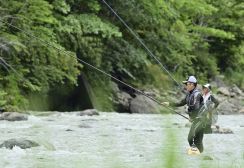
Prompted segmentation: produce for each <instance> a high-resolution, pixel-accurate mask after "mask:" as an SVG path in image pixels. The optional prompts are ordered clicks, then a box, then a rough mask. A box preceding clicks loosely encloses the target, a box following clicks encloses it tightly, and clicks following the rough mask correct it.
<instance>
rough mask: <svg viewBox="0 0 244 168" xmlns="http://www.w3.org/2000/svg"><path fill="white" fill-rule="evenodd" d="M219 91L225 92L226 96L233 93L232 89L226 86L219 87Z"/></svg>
mask: <svg viewBox="0 0 244 168" xmlns="http://www.w3.org/2000/svg"><path fill="white" fill-rule="evenodd" d="M217 93H220V94H223V95H225V96H230V95H231V93H230V91H229V90H228V88H226V87H220V88H218V90H217Z"/></svg>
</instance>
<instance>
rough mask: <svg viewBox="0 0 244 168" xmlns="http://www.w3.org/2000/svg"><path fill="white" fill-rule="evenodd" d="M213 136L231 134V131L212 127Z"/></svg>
mask: <svg viewBox="0 0 244 168" xmlns="http://www.w3.org/2000/svg"><path fill="white" fill-rule="evenodd" d="M211 128H212V133H213V134H233V131H232V130H231V129H229V128H220V127H219V126H212V127H211Z"/></svg>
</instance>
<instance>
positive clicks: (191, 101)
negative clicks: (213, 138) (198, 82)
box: [186, 89, 203, 119]
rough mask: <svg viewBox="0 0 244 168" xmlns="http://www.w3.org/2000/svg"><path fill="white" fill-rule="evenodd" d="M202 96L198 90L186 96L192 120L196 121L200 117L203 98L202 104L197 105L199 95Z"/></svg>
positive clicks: (201, 100) (201, 101)
mask: <svg viewBox="0 0 244 168" xmlns="http://www.w3.org/2000/svg"><path fill="white" fill-rule="evenodd" d="M199 94H200V95H201V93H200V91H199V90H198V89H194V90H193V91H192V92H191V93H189V94H188V95H187V96H186V104H187V106H188V114H189V116H190V118H192V119H194V118H196V117H197V116H198V111H199V110H200V108H201V107H202V105H203V98H202V97H201V99H200V103H199V104H196V101H197V97H198V95H199Z"/></svg>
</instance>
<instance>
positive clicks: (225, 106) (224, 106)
mask: <svg viewBox="0 0 244 168" xmlns="http://www.w3.org/2000/svg"><path fill="white" fill-rule="evenodd" d="M235 108H236V106H235V105H234V104H232V103H230V102H229V101H223V102H222V103H220V105H219V106H218V111H219V113H220V114H233V113H235Z"/></svg>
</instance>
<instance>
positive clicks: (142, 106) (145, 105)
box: [130, 95, 160, 113]
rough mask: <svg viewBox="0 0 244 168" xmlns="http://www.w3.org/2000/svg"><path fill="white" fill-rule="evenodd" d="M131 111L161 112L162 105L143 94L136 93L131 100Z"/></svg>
mask: <svg viewBox="0 0 244 168" xmlns="http://www.w3.org/2000/svg"><path fill="white" fill-rule="evenodd" d="M130 112H131V113H160V106H159V105H158V104H157V103H156V102H154V101H153V100H151V99H149V98H147V97H146V96H143V95H136V97H135V98H134V99H132V100H131V102H130Z"/></svg>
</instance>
